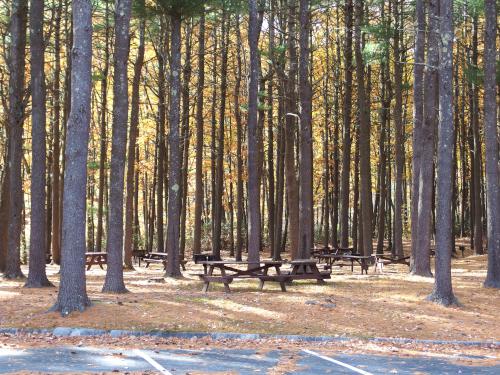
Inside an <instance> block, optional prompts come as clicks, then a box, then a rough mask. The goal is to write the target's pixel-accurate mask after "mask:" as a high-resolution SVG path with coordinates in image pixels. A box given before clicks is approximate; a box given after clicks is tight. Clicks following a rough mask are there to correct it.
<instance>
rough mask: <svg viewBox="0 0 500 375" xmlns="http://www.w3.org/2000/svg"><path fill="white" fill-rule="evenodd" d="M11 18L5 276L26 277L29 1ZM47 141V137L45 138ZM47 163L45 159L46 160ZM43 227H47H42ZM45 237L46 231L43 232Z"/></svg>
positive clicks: (20, 1)
mask: <svg viewBox="0 0 500 375" xmlns="http://www.w3.org/2000/svg"><path fill="white" fill-rule="evenodd" d="M11 9H12V10H11V19H10V28H9V31H10V38H11V43H10V56H9V62H8V67H9V73H10V77H9V113H8V123H9V125H8V126H9V146H8V148H9V151H8V155H9V158H8V161H9V169H8V173H9V177H8V181H9V199H8V202H9V210H8V223H9V224H8V225H9V227H8V228H9V229H8V233H7V261H6V265H5V272H4V277H6V278H8V279H17V278H23V277H24V275H23V273H22V271H21V263H20V246H21V226H22V217H21V214H22V208H23V188H22V176H21V169H22V168H21V163H22V159H23V120H24V103H23V96H24V75H25V72H24V67H25V44H26V18H27V13H28V4H27V1H26V0H14V1H13V2H12V8H11ZM44 142H45V139H44ZM44 162H45V159H44ZM43 230H44V228H43ZM42 236H43V234H42Z"/></svg>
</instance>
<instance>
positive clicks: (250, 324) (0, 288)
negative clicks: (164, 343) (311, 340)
mask: <svg viewBox="0 0 500 375" xmlns="http://www.w3.org/2000/svg"><path fill="white" fill-rule="evenodd" d="M486 258H487V257H486V255H484V256H475V255H471V254H467V253H466V256H465V257H464V258H462V257H461V256H460V257H459V258H456V259H453V287H454V291H455V294H456V296H457V297H458V300H459V301H460V303H461V306H459V307H442V306H439V305H436V304H434V303H431V302H428V301H426V300H425V298H426V296H427V295H429V294H430V292H431V290H432V287H433V279H431V278H424V277H416V276H411V275H409V274H408V268H407V267H406V266H403V265H391V266H386V267H385V268H384V272H383V274H380V273H378V274H376V273H374V271H373V267H370V270H369V273H368V275H361V274H360V269H359V267H355V269H354V273H352V272H351V270H350V267H344V268H341V269H339V268H337V267H334V271H333V273H332V279H331V280H327V283H326V284H325V285H317V284H316V283H315V282H306V281H296V282H294V283H293V285H290V286H288V287H287V292H286V293H283V292H281V291H280V289H279V285H275V284H274V283H269V284H266V286H265V287H264V290H263V291H259V290H258V281H257V280H249V281H247V280H242V281H234V282H233V283H232V284H231V290H232V293H230V294H226V293H224V291H223V286H222V285H221V284H212V285H210V289H209V292H208V293H203V292H202V291H201V288H202V283H201V282H200V281H199V280H198V278H197V277H195V276H193V274H195V273H200V272H201V266H199V265H194V264H192V262H189V263H188V264H187V267H188V269H187V271H185V272H184V278H182V279H168V278H167V279H165V281H164V282H158V281H157V279H158V278H161V277H162V276H163V272H162V270H161V268H160V267H159V266H156V265H154V264H153V265H152V266H151V267H152V268H148V269H146V268H144V267H143V266H141V267H136V270H135V271H127V272H125V281H126V285H127V288H128V290H129V291H130V293H126V294H121V295H112V294H106V293H102V292H101V288H102V285H103V282H104V277H105V271H103V270H101V269H100V268H99V267H97V266H94V267H93V268H92V269H91V270H90V271H88V272H87V291H88V294H89V297H90V299H91V300H92V303H93V304H92V307H90V308H89V309H87V310H86V311H85V312H83V313H74V314H71V315H70V316H69V317H65V318H63V317H61V315H60V314H58V313H54V312H48V310H49V308H50V307H51V306H52V305H53V304H54V302H55V300H56V297H57V288H46V289H26V288H23V287H22V286H23V282H21V281H7V280H1V281H0V327H17V328H52V327H89V328H100V329H108V330H109V329H124V330H165V331H181V332H239V333H267V334H297V335H306V336H347V337H354V338H357V339H364V338H369V337H405V338H414V339H431V340H464V341H498V340H499V339H500V324H498V311H500V291H498V290H493V289H485V288H483V286H482V283H483V281H484V278H485V275H486V271H485V270H486V261H487V259H486ZM284 268H286V266H284ZM24 271H25V272H27V269H24ZM47 272H48V276H49V279H50V280H51V281H52V282H53V283H54V284H55V285H56V286H57V285H58V279H59V276H58V274H57V272H58V267H56V266H48V269H47Z"/></svg>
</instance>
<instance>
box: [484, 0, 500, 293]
mask: <svg viewBox="0 0 500 375" xmlns="http://www.w3.org/2000/svg"><path fill="white" fill-rule="evenodd" d="M484 4H485V12H484V13H485V18H486V25H485V34H484V60H483V61H484V77H485V79H484V132H485V137H484V138H485V143H486V196H487V199H486V201H487V206H486V210H487V215H486V216H487V219H488V221H487V236H488V272H487V274H486V280H485V281H484V286H485V287H488V288H500V188H499V171H498V141H497V140H498V128H497V111H498V107H497V104H496V96H495V91H496V84H495V82H496V78H495V77H496V74H497V72H496V58H497V55H498V52H497V48H496V29H497V9H496V3H495V0H485V3H484Z"/></svg>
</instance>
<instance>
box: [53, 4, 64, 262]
mask: <svg viewBox="0 0 500 375" xmlns="http://www.w3.org/2000/svg"><path fill="white" fill-rule="evenodd" d="M61 13H62V0H59V3H58V6H57V11H56V18H55V29H54V34H55V36H54V38H55V40H54V64H55V68H54V93H53V96H54V112H53V113H54V114H53V115H54V124H53V143H54V148H53V158H52V160H53V161H52V197H51V199H52V212H51V214H52V263H54V264H60V263H61V166H60V159H61V131H60V127H61V125H60V124H61V122H60V121H61V92H60V79H61V61H60V59H61Z"/></svg>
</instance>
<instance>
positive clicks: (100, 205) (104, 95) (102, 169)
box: [90, 2, 110, 252]
mask: <svg viewBox="0 0 500 375" xmlns="http://www.w3.org/2000/svg"><path fill="white" fill-rule="evenodd" d="M104 16H105V28H106V30H105V47H104V69H103V71H102V79H101V116H100V117H101V118H100V138H101V144H100V159H99V195H98V198H97V235H96V247H95V249H90V250H92V251H96V252H101V251H102V241H103V232H104V224H103V223H104V200H105V196H106V185H107V184H106V179H107V176H106V160H107V152H108V145H107V143H108V141H107V130H106V128H107V118H106V117H107V116H106V115H107V111H108V73H109V55H110V51H109V49H110V47H109V39H110V38H109V29H110V26H109V3H108V2H106V11H105V15H104Z"/></svg>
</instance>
